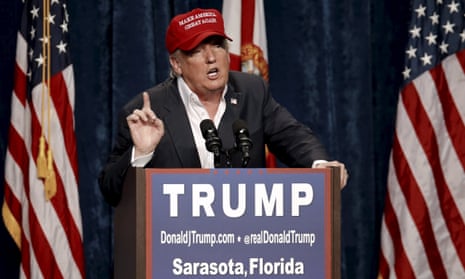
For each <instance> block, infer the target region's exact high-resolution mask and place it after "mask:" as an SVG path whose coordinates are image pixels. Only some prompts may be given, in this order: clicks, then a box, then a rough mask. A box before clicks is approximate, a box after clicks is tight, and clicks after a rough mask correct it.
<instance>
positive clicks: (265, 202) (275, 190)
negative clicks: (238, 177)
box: [255, 183, 284, 216]
mask: <svg viewBox="0 0 465 279" xmlns="http://www.w3.org/2000/svg"><path fill="white" fill-rule="evenodd" d="M283 186H284V185H283V184H282V183H276V184H273V186H272V188H271V195H270V197H268V194H267V191H266V186H265V184H264V183H257V184H255V216H263V213H262V209H265V216H273V210H274V209H276V216H283V215H284V213H283V212H284V202H283V200H284V194H283Z"/></svg>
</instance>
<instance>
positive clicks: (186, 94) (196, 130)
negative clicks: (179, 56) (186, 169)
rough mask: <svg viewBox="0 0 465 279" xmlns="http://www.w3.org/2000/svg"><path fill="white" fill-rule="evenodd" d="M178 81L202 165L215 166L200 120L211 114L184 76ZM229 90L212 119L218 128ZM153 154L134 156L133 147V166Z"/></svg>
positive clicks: (144, 161) (204, 166)
mask: <svg viewBox="0 0 465 279" xmlns="http://www.w3.org/2000/svg"><path fill="white" fill-rule="evenodd" d="M177 83H178V89H179V93H180V95H181V99H182V102H183V103H184V107H185V108H186V112H187V118H188V119H189V124H190V126H191V129H192V134H193V136H194V141H195V146H196V147H197V152H198V153H199V158H200V165H201V167H202V168H214V158H213V153H211V152H210V151H208V150H207V147H206V146H205V139H204V138H203V136H202V131H201V130H200V122H202V120H204V119H210V116H209V115H208V112H207V110H206V109H205V107H204V106H203V104H202V103H201V102H200V100H199V97H198V96H197V94H195V93H194V92H192V90H190V88H189V87H188V86H187V84H186V82H185V81H184V79H183V78H182V77H178V78H177ZM227 90H228V88H227V86H226V87H225V88H224V91H223V95H222V96H221V99H220V104H219V106H218V110H217V111H216V114H215V117H214V119H212V121H213V123H214V124H215V127H216V128H218V125H219V124H220V121H221V118H222V117H223V114H224V112H225V110H226V101H225V99H224V96H225V94H226V91H227ZM152 155H153V152H152V153H150V154H146V155H143V156H139V157H137V158H134V147H133V148H132V154H131V165H132V166H133V167H143V166H145V165H146V164H147V163H148V162H149V161H150V159H151V158H152Z"/></svg>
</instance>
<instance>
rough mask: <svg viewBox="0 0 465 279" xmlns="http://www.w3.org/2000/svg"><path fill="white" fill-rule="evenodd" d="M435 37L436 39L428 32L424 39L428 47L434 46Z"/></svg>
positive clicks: (435, 36)
mask: <svg viewBox="0 0 465 279" xmlns="http://www.w3.org/2000/svg"><path fill="white" fill-rule="evenodd" d="M437 37H438V36H437V35H434V34H433V33H432V32H429V34H428V36H427V37H426V41H428V45H435V44H436V38H437Z"/></svg>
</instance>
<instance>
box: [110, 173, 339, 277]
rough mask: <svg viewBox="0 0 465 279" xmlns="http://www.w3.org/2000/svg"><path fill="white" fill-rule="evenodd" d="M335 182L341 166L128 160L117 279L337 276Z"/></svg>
mask: <svg viewBox="0 0 465 279" xmlns="http://www.w3.org/2000/svg"><path fill="white" fill-rule="evenodd" d="M339 185H340V176H339V169H337V168H328V169H286V168H279V169H211V170H207V169H143V168H130V169H129V170H128V172H127V174H126V178H125V182H124V185H123V191H122V199H121V202H120V204H119V205H118V206H117V207H116V209H115V214H114V237H115V238H114V241H115V242H114V278H116V279H119V278H124V279H126V278H136V279H148V278H160V279H169V278H175V277H176V278H184V277H189V278H192V277H194V278H199V277H202V276H209V277H213V278H238V277H247V278H249V277H250V278H267V277H270V275H277V276H274V277H276V278H293V277H296V278H297V277H298V278H335V279H338V278H340V277H341V274H340V186H339ZM170 274H171V275H170Z"/></svg>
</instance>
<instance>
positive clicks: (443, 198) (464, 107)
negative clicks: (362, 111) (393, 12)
mask: <svg viewBox="0 0 465 279" xmlns="http://www.w3.org/2000/svg"><path fill="white" fill-rule="evenodd" d="M464 20H465V1H463V0H462V1H457V0H436V1H432V0H431V1H418V0H416V1H413V8H412V17H411V23H410V27H409V36H410V38H409V42H408V45H407V48H406V51H405V55H406V57H405V68H404V69H403V71H402V75H403V77H404V80H405V84H404V85H403V87H402V88H401V90H400V95H399V102H398V107H397V120H396V129H395V134H394V139H393V146H392V151H391V157H390V162H389V173H388V181H387V183H388V185H387V194H386V200H385V208H384V215H383V220H382V228H381V255H380V265H379V277H380V278H465V123H464V120H465V50H464V47H465V27H464Z"/></svg>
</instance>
